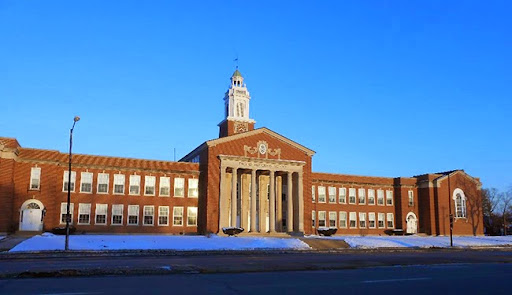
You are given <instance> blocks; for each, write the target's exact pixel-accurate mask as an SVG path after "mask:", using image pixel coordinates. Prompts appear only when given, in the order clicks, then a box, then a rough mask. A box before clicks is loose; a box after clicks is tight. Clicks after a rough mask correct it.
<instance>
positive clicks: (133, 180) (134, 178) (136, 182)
mask: <svg viewBox="0 0 512 295" xmlns="http://www.w3.org/2000/svg"><path fill="white" fill-rule="evenodd" d="M140 178H141V177H140V175H138V174H133V175H130V177H129V183H130V184H129V185H128V195H130V196H140ZM132 188H133V189H134V190H135V189H137V191H132Z"/></svg>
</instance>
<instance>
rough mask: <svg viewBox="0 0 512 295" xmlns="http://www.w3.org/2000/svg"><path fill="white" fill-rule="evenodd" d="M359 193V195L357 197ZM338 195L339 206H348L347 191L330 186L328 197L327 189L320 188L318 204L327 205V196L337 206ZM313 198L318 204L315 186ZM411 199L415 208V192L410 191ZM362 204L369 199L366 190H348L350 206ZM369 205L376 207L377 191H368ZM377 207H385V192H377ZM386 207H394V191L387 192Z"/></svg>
mask: <svg viewBox="0 0 512 295" xmlns="http://www.w3.org/2000/svg"><path fill="white" fill-rule="evenodd" d="M336 190H338V193H336ZM356 192H357V195H356ZM336 195H337V196H338V203H339V204H347V189H346V188H344V187H340V188H337V187H334V186H329V187H328V188H327V195H326V188H325V186H318V203H326V199H327V196H328V197H329V203H333V204H336ZM311 196H312V200H313V203H315V202H316V188H315V186H314V185H313V186H312V191H311ZM408 197H409V206H414V192H413V191H412V190H410V191H409V192H408ZM356 201H357V204H360V205H365V204H366V201H367V198H366V189H364V188H359V189H357V191H356V189H355V188H349V189H348V203H349V204H356ZM368 205H375V190H374V189H368ZM377 205H381V206H384V190H380V189H379V190H377ZM386 205H388V206H392V205H393V191H391V190H387V191H386Z"/></svg>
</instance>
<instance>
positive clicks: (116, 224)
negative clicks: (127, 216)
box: [110, 223, 124, 226]
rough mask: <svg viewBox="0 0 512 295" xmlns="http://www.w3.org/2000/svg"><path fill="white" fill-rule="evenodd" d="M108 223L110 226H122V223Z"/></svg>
mask: <svg viewBox="0 0 512 295" xmlns="http://www.w3.org/2000/svg"><path fill="white" fill-rule="evenodd" d="M110 225H111V226H123V225H124V224H117V223H116V224H112V223H111V224H110Z"/></svg>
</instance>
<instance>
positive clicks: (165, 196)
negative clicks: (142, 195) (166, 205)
mask: <svg viewBox="0 0 512 295" xmlns="http://www.w3.org/2000/svg"><path fill="white" fill-rule="evenodd" d="M158 197H159V198H168V197H170V195H158Z"/></svg>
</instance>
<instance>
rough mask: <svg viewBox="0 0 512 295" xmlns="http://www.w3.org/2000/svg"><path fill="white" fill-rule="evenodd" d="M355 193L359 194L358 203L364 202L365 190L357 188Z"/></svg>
mask: <svg viewBox="0 0 512 295" xmlns="http://www.w3.org/2000/svg"><path fill="white" fill-rule="evenodd" d="M357 194H358V195H359V204H360V205H361V204H366V190H365V189H364V188H360V189H358V190H357Z"/></svg>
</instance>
